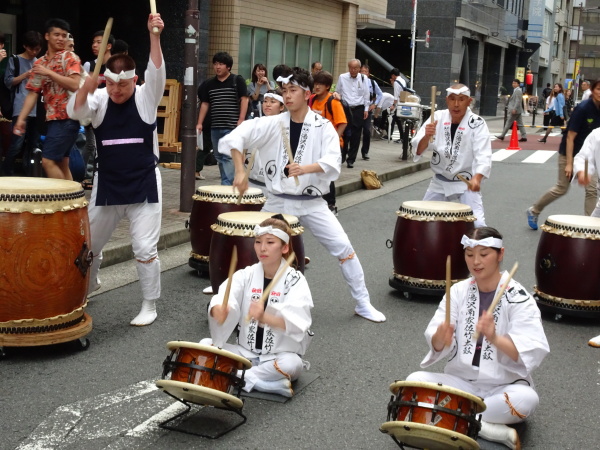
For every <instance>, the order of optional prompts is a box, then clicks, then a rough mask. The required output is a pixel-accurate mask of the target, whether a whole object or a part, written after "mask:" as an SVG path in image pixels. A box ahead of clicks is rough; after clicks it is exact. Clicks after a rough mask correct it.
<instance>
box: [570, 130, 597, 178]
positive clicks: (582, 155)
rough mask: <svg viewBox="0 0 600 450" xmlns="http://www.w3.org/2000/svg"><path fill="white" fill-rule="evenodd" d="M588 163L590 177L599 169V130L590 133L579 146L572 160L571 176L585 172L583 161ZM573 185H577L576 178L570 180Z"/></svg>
mask: <svg viewBox="0 0 600 450" xmlns="http://www.w3.org/2000/svg"><path fill="white" fill-rule="evenodd" d="M586 160H587V161H588V175H589V176H590V177H591V176H592V175H594V174H595V173H597V172H598V167H600V128H596V129H595V130H594V131H592V132H591V133H590V134H589V135H588V137H587V138H585V141H584V142H583V145H582V146H581V149H580V150H579V152H578V153H577V154H576V155H575V158H574V159H573V174H574V175H577V172H581V171H583V170H585V161H586ZM571 182H572V183H573V184H577V177H575V176H574V177H573V180H571Z"/></svg>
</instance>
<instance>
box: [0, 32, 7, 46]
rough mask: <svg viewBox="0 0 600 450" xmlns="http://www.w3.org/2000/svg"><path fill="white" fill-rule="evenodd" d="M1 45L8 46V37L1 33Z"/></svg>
mask: <svg viewBox="0 0 600 450" xmlns="http://www.w3.org/2000/svg"><path fill="white" fill-rule="evenodd" d="M0 44H2V45H4V44H6V37H5V36H4V33H0Z"/></svg>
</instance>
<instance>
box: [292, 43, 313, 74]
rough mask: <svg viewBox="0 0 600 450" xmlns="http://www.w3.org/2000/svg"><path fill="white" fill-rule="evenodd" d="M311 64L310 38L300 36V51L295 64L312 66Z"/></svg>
mask: <svg viewBox="0 0 600 450" xmlns="http://www.w3.org/2000/svg"><path fill="white" fill-rule="evenodd" d="M310 64H311V62H310V38H309V37H308V36H298V53H297V55H296V64H295V65H297V66H298V67H310Z"/></svg>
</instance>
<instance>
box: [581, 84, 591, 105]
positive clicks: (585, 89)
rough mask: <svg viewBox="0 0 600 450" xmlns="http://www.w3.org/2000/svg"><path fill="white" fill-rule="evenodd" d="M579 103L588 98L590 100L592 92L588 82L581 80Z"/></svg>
mask: <svg viewBox="0 0 600 450" xmlns="http://www.w3.org/2000/svg"><path fill="white" fill-rule="evenodd" d="M581 92H582V95H581V101H584V100H587V99H588V98H590V95H592V91H591V89H590V83H589V81H586V80H583V81H582V82H581Z"/></svg>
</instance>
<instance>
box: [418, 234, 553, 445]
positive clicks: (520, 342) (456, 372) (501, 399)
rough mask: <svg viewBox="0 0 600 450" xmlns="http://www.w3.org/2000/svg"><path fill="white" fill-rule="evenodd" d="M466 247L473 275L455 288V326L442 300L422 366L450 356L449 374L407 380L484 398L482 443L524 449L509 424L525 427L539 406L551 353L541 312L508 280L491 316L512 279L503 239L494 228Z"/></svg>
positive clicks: (467, 239) (422, 374)
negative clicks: (541, 377)
mask: <svg viewBox="0 0 600 450" xmlns="http://www.w3.org/2000/svg"><path fill="white" fill-rule="evenodd" d="M461 243H462V245H463V247H464V250H465V261H466V263H467V267H468V268H469V272H470V273H471V276H470V277H469V278H468V279H466V280H463V281H461V282H459V283H456V284H454V285H453V286H452V288H451V290H450V299H451V302H450V322H449V323H447V322H446V319H445V317H446V298H445V297H444V299H443V300H442V301H441V303H440V304H439V307H438V309H437V311H436V312H435V315H434V316H433V318H432V319H431V322H429V325H428V326H427V329H426V330H425V338H426V339H427V343H428V345H429V353H428V354H427V356H426V357H425V359H423V361H422V362H421V367H423V368H425V367H428V366H430V365H432V364H434V363H436V362H438V361H440V360H441V359H442V358H444V357H448V361H447V363H446V366H445V368H444V373H443V374H440V373H431V372H424V371H421V372H415V373H413V374H411V375H410V376H409V377H408V378H407V381H423V382H431V383H442V384H445V385H447V386H452V387H454V388H457V389H461V390H463V391H465V392H468V393H471V394H473V395H477V396H479V397H481V398H483V400H484V402H485V404H486V407H487V408H486V410H485V411H484V412H483V413H482V417H481V431H480V433H479V437H480V438H483V439H486V440H488V441H494V442H500V443H502V444H504V445H505V446H507V447H509V448H512V449H520V448H521V447H520V441H519V435H518V434H517V431H516V430H515V429H514V428H512V427H509V426H507V424H515V423H518V422H522V421H524V420H525V419H526V418H527V417H529V416H530V415H531V414H532V413H533V412H534V411H535V409H536V407H537V405H538V403H539V397H538V395H537V393H536V391H535V389H534V386H533V381H532V379H531V372H532V371H533V370H534V369H535V368H537V367H538V366H539V365H540V364H541V362H542V360H543V359H544V358H545V357H546V355H547V354H548V353H549V351H550V349H549V346H548V341H547V340H546V335H545V333H544V329H543V327H542V321H541V315H540V311H539V309H538V307H537V305H536V303H535V301H534V299H533V298H532V297H531V295H529V293H528V292H527V291H526V290H525V288H523V286H521V284H519V283H518V282H516V281H515V280H512V279H511V280H510V282H509V284H508V287H507V288H506V290H505V292H504V294H503V295H502V297H501V299H500V301H499V302H498V304H497V306H496V308H495V309H494V312H493V314H490V313H488V308H489V307H490V306H491V304H492V302H493V299H494V297H495V294H496V292H497V291H498V290H499V289H500V288H501V286H502V285H503V284H504V283H505V282H506V280H507V278H509V274H508V273H507V272H506V271H504V272H501V271H500V263H501V262H502V259H503V257H504V247H503V246H502V235H501V234H500V233H499V232H498V231H497V230H495V229H494V228H491V227H481V228H475V229H474V230H473V231H472V232H471V233H470V234H469V236H463V238H462V240H461ZM476 331H477V333H478V334H479V338H478V339H477V340H475V339H474V334H475V332H476Z"/></svg>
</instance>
